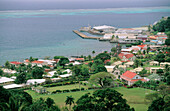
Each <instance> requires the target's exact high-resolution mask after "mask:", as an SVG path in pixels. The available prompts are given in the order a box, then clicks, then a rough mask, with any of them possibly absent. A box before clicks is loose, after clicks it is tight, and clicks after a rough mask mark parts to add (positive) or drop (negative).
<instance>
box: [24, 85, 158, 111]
mask: <svg viewBox="0 0 170 111" xmlns="http://www.w3.org/2000/svg"><path fill="white" fill-rule="evenodd" d="M114 89H115V90H116V91H118V92H120V93H121V94H123V98H125V99H126V100H127V103H128V104H129V105H130V106H131V107H134V108H135V111H147V108H148V106H149V104H145V100H144V98H145V95H146V94H149V93H153V92H155V91H152V90H149V89H143V88H132V89H127V88H124V87H118V88H114ZM93 91H94V90H85V91H78V92H69V93H60V94H52V95H44V94H38V93H36V92H34V91H31V90H27V91H26V92H27V93H29V94H30V95H31V96H32V98H33V99H38V98H40V97H42V98H44V99H45V98H48V97H50V98H52V99H53V100H54V101H55V103H56V104H57V105H58V106H60V107H63V106H64V105H65V100H66V98H67V96H71V95H72V97H73V98H74V99H75V101H77V100H78V99H79V98H80V97H81V96H82V95H84V94H86V93H92V92H93ZM139 106H140V107H139Z"/></svg>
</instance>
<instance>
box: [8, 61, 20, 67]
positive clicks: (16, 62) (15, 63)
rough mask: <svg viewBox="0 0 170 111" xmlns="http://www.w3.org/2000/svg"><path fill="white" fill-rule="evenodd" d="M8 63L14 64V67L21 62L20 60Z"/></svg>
mask: <svg viewBox="0 0 170 111" xmlns="http://www.w3.org/2000/svg"><path fill="white" fill-rule="evenodd" d="M10 64H12V65H14V66H15V67H18V66H19V65H20V64H22V62H18V61H12V62H10Z"/></svg>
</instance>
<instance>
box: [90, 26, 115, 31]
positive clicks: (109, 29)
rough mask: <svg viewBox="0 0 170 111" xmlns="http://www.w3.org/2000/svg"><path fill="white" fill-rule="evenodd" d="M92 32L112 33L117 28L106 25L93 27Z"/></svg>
mask: <svg viewBox="0 0 170 111" xmlns="http://www.w3.org/2000/svg"><path fill="white" fill-rule="evenodd" d="M92 29H93V30H94V31H99V32H101V33H102V32H104V33H114V32H115V31H116V30H117V28H115V27H112V26H107V25H102V26H95V27H93V28H92Z"/></svg>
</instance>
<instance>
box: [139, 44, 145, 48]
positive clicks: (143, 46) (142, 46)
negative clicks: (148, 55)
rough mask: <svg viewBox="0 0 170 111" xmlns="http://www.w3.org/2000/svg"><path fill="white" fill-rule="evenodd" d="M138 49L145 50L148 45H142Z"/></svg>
mask: <svg viewBox="0 0 170 111" xmlns="http://www.w3.org/2000/svg"><path fill="white" fill-rule="evenodd" d="M138 47H141V49H144V48H147V45H144V44H142V45H138Z"/></svg>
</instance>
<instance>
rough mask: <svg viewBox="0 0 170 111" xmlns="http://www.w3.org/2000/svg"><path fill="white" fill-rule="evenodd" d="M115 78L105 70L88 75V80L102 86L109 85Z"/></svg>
mask: <svg viewBox="0 0 170 111" xmlns="http://www.w3.org/2000/svg"><path fill="white" fill-rule="evenodd" d="M114 79H115V77H114V75H112V74H110V73H107V72H99V73H96V74H94V75H91V76H90V79H89V82H90V83H94V84H99V85H100V86H101V87H102V88H104V87H107V86H111V83H112V82H113V80H114Z"/></svg>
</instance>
